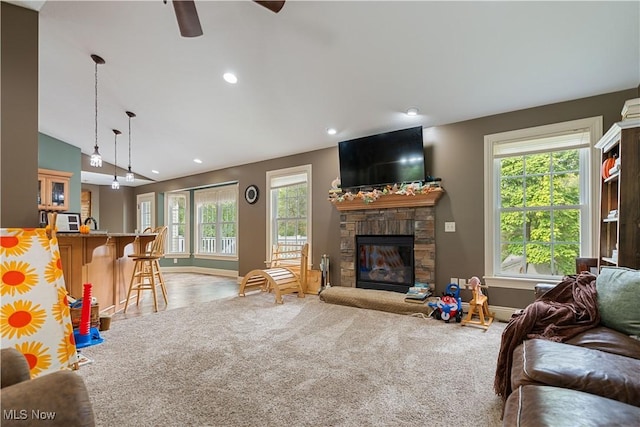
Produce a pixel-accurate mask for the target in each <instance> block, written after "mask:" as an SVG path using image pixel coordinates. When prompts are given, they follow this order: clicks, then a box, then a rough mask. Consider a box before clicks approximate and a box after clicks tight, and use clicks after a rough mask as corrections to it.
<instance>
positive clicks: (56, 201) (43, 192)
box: [38, 169, 73, 211]
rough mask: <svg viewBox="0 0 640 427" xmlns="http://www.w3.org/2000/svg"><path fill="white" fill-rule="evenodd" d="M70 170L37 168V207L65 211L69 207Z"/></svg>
mask: <svg viewBox="0 0 640 427" xmlns="http://www.w3.org/2000/svg"><path fill="white" fill-rule="evenodd" d="M72 175H73V174H72V173H71V172H63V171H55V170H51V169H38V209H40V210H46V211H66V210H68V209H69V184H70V182H71V176H72Z"/></svg>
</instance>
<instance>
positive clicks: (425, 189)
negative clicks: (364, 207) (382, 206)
mask: <svg viewBox="0 0 640 427" xmlns="http://www.w3.org/2000/svg"><path fill="white" fill-rule="evenodd" d="M440 190H441V187H440V184H439V183H437V182H427V183H426V184H422V183H411V184H394V185H387V186H385V187H384V188H383V189H381V190H379V189H377V188H374V189H373V190H371V191H358V192H357V193H352V192H351V191H347V192H346V193H343V192H342V190H341V189H340V188H332V189H331V190H329V201H330V202H331V203H334V204H335V203H342V202H345V201H353V200H356V199H361V200H362V201H363V202H364V203H365V204H369V203H373V202H375V201H376V200H377V199H379V198H380V197H383V196H386V195H390V194H398V195H405V196H415V195H418V194H428V193H430V192H432V191H440Z"/></svg>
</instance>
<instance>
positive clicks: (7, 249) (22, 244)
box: [0, 229, 31, 257]
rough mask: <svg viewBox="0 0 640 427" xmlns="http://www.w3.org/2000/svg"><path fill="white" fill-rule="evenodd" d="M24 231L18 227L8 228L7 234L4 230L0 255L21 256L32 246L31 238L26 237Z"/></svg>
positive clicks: (0, 240) (0, 237) (0, 244)
mask: <svg viewBox="0 0 640 427" xmlns="http://www.w3.org/2000/svg"><path fill="white" fill-rule="evenodd" d="M23 235H24V233H22V232H21V231H20V230H17V229H8V230H7V234H5V233H4V232H3V233H2V235H1V236H0V255H1V256H3V257H5V256H12V257H13V256H21V255H24V254H25V253H27V251H29V248H31V238H30V237H27V238H25V237H24V236H23Z"/></svg>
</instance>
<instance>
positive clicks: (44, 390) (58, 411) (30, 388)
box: [0, 348, 95, 427]
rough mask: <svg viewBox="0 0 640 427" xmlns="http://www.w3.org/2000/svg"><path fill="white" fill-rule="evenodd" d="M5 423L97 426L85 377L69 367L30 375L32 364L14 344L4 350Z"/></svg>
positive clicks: (1, 393)
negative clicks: (48, 372) (43, 373)
mask: <svg viewBox="0 0 640 427" xmlns="http://www.w3.org/2000/svg"><path fill="white" fill-rule="evenodd" d="M0 363H1V384H0V401H1V406H2V421H1V422H0V424H2V426H3V427H8V426H61V427H68V426H74V427H93V426H94V425H95V416H94V413H93V408H92V406H91V402H90V400H89V394H88V393H87V389H86V386H85V384H84V381H83V380H82V378H81V377H80V376H79V375H78V374H77V373H75V372H73V371H69V370H61V371H56V372H53V373H50V374H46V375H43V376H40V377H37V378H34V379H30V372H29V365H28V363H27V360H26V359H25V358H24V356H23V355H22V353H20V352H19V351H18V350H16V349H14V348H3V349H2V350H0Z"/></svg>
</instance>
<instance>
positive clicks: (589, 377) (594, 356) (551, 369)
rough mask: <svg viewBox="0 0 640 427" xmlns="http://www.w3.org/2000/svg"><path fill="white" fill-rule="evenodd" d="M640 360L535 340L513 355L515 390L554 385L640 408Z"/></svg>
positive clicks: (513, 384)
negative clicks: (529, 386) (531, 386)
mask: <svg viewBox="0 0 640 427" xmlns="http://www.w3.org/2000/svg"><path fill="white" fill-rule="evenodd" d="M639 378H640V360H637V359H633V358H631V357H625V356H619V355H617V354H611V353H606V352H604V351H600V350H591V349H588V348H583V347H578V346H575V345H570V344H563V343H558V342H554V341H548V340H541V339H533V340H527V341H524V342H523V343H522V344H520V345H519V346H518V347H516V349H515V350H514V352H513V366H512V369H511V389H512V390H515V389H516V388H518V387H520V386H523V385H529V384H534V385H550V386H555V387H562V388H569V389H572V390H578V391H584V392H586V393H591V394H596V395H599V396H603V397H608V398H611V399H614V400H618V401H620V402H624V403H628V404H630V405H634V406H640V380H639Z"/></svg>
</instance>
